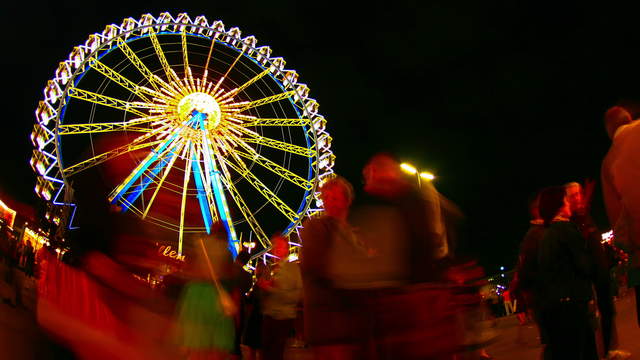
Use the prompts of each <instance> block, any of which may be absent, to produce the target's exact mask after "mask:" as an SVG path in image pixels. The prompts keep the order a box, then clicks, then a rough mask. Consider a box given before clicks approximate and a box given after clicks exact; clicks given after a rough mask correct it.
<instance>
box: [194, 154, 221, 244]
mask: <svg viewBox="0 0 640 360" xmlns="http://www.w3.org/2000/svg"><path fill="white" fill-rule="evenodd" d="M193 147H194V146H193V144H192V145H191V171H192V172H193V180H194V182H195V183H196V191H197V193H196V198H197V199H198V203H199V204H200V212H201V213H202V221H203V222H204V226H205V229H206V230H207V234H211V225H213V221H214V216H215V215H214V214H215V213H214V212H212V207H213V206H212V205H213V203H212V202H211V200H213V196H212V194H211V188H210V187H209V186H208V185H209V183H208V182H207V181H206V179H205V177H206V175H205V174H204V173H203V171H202V168H201V167H200V161H199V156H198V155H197V154H196V151H195V150H194V149H193Z"/></svg>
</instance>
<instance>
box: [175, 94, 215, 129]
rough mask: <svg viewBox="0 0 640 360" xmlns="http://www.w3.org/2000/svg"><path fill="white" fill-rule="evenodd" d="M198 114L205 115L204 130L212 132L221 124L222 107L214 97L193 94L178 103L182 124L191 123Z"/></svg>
mask: <svg viewBox="0 0 640 360" xmlns="http://www.w3.org/2000/svg"><path fill="white" fill-rule="evenodd" d="M196 114H201V115H204V128H205V129H208V130H211V129H213V128H215V127H216V126H218V124H219V123H220V118H221V113H220V105H218V102H217V101H216V99H214V97H213V96H211V95H209V94H207V93H204V92H194V93H191V94H189V95H187V96H185V97H183V98H182V100H180V102H179V103H178V115H179V116H180V120H181V121H182V122H189V121H192V120H193V119H194V118H195V115H196Z"/></svg>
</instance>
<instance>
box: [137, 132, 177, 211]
mask: <svg viewBox="0 0 640 360" xmlns="http://www.w3.org/2000/svg"><path fill="white" fill-rule="evenodd" d="M183 146H184V144H183V143H179V144H178V146H177V148H176V149H175V151H172V154H171V155H172V156H171V159H170V160H169V162H168V163H167V166H166V167H165V168H164V172H163V174H162V177H161V178H160V180H159V181H158V184H157V185H156V188H155V190H154V191H153V194H152V195H151V198H150V199H149V202H148V203H147V206H146V208H145V209H144V212H143V213H142V218H143V219H144V218H146V217H147V214H148V213H149V210H150V209H151V205H153V202H154V201H155V199H156V196H157V195H158V191H160V189H161V188H162V184H164V181H165V179H166V178H167V175H169V173H170V172H171V169H172V168H173V164H174V163H175V162H176V159H177V158H178V153H179V152H180V151H181V150H182V147H183Z"/></svg>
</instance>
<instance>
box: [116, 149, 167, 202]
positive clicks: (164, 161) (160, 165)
mask: <svg viewBox="0 0 640 360" xmlns="http://www.w3.org/2000/svg"><path fill="white" fill-rule="evenodd" d="M173 150H175V147H174V149H171V150H170V153H169V155H167V156H165V157H163V158H162V159H160V161H158V164H157V165H156V167H155V168H153V170H151V174H148V175H145V176H144V178H143V179H142V183H141V184H139V185H138V186H136V187H135V189H133V191H132V192H131V193H130V194H129V195H128V196H127V199H126V201H123V204H122V212H125V211H127V210H129V207H131V205H132V204H133V202H134V201H136V200H137V199H138V198H139V197H140V195H142V193H143V192H144V191H145V190H146V189H147V187H149V184H151V182H152V181H153V179H154V178H155V177H156V176H158V173H160V170H162V169H163V168H164V167H165V166H167V164H168V163H169V161H171V159H173V157H174V156H176V154H175V153H174V152H173Z"/></svg>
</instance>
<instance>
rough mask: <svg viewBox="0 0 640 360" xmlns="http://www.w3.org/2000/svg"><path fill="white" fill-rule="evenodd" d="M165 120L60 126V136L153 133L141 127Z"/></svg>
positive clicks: (148, 117) (154, 119)
mask: <svg viewBox="0 0 640 360" xmlns="http://www.w3.org/2000/svg"><path fill="white" fill-rule="evenodd" d="M165 120H166V117H165V116H146V117H143V118H137V119H132V120H129V121H122V122H111V123H91V124H62V125H58V135H77V134H97V133H105V132H117V131H136V132H152V131H153V129H152V128H149V127H143V126H140V125H144V124H148V123H162V122H164V121H165Z"/></svg>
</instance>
